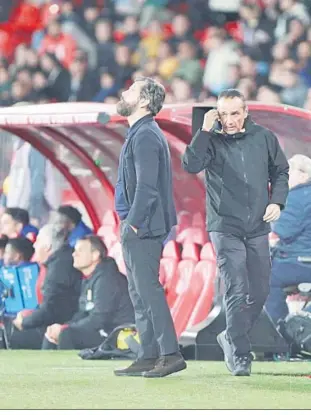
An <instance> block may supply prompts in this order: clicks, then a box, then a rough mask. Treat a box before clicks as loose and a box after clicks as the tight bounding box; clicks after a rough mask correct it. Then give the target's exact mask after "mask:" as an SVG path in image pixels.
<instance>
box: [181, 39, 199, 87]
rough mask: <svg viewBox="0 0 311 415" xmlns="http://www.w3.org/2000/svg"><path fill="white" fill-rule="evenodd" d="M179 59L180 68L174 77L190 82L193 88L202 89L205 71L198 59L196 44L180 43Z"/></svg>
mask: <svg viewBox="0 0 311 415" xmlns="http://www.w3.org/2000/svg"><path fill="white" fill-rule="evenodd" d="M177 58H178V61H179V68H178V69H177V71H176V72H175V74H174V75H175V76H178V77H181V78H183V79H185V80H186V81H188V82H189V84H190V85H191V86H192V87H193V88H198V87H200V86H201V83H202V75H203V69H202V67H201V63H200V61H199V59H198V56H197V51H196V48H195V46H194V44H193V43H191V42H190V41H182V42H180V43H179V45H178V52H177Z"/></svg>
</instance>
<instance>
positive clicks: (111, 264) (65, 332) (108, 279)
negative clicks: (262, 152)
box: [43, 236, 135, 349]
mask: <svg viewBox="0 0 311 415" xmlns="http://www.w3.org/2000/svg"><path fill="white" fill-rule="evenodd" d="M73 258H74V263H73V265H74V267H75V268H77V269H78V270H80V271H81V272H82V273H83V275H84V278H83V281H82V287H81V295H80V299H79V310H78V311H77V312H76V313H75V314H74V316H73V317H72V319H71V320H69V321H68V322H67V323H66V324H64V325H61V324H53V325H52V326H50V327H48V329H47V331H46V335H45V336H46V339H47V340H49V341H50V342H49V343H48V342H47V341H45V343H44V346H43V348H46V349H48V348H54V347H55V346H54V347H53V345H57V348H58V349H83V348H88V347H96V346H99V345H100V343H102V342H103V337H106V336H107V335H109V334H110V333H111V332H112V331H113V330H114V329H115V328H116V327H118V326H120V325H123V324H134V321H135V319H134V310H133V306H132V303H131V300H130V296H129V293H128V287H127V280H126V277H125V276H124V275H122V274H121V273H120V272H119V270H118V267H117V265H116V262H115V260H114V259H113V258H109V257H108V256H107V248H106V246H105V245H104V243H103V242H102V241H101V239H100V238H99V237H98V236H86V237H84V238H82V239H80V240H79V241H78V242H77V244H76V246H75V250H74V253H73Z"/></svg>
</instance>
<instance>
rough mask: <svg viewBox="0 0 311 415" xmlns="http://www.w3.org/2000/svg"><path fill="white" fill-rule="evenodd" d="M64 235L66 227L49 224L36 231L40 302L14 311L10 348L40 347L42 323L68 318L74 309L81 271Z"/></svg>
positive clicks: (52, 322)
mask: <svg viewBox="0 0 311 415" xmlns="http://www.w3.org/2000/svg"><path fill="white" fill-rule="evenodd" d="M66 239H67V233H66V231H65V230H64V229H63V230H59V229H57V228H56V227H54V226H53V225H46V226H44V227H43V228H42V229H41V230H40V232H39V235H38V238H37V241H36V243H35V245H34V247H35V256H36V260H37V261H38V262H39V263H43V264H45V266H46V276H45V280H44V283H43V302H42V303H41V304H40V305H39V308H37V309H35V310H32V311H26V310H23V311H21V312H19V313H18V314H17V316H16V318H15V320H14V321H13V324H14V326H15V327H16V329H15V330H14V332H13V334H12V337H11V340H10V346H11V348H12V349H41V344H42V340H43V336H44V333H45V331H46V327H48V326H49V325H51V324H54V323H59V324H62V323H64V322H66V321H68V320H70V319H71V318H72V316H73V315H74V313H75V312H76V311H77V309H78V299H79V295H80V287H81V279H82V275H81V273H80V272H79V271H78V270H76V269H75V268H73V259H72V248H71V247H70V246H69V245H67V244H66Z"/></svg>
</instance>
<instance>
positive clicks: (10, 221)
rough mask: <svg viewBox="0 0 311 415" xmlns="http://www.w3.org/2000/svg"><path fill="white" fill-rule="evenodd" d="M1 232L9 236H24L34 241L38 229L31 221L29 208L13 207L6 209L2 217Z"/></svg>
mask: <svg viewBox="0 0 311 415" xmlns="http://www.w3.org/2000/svg"><path fill="white" fill-rule="evenodd" d="M0 223H1V234H2V235H5V236H7V237H8V238H18V237H24V238H28V239H29V240H30V241H32V242H34V241H35V240H36V237H37V235H38V229H37V228H36V227H35V226H33V225H31V224H30V223H29V214H28V212H27V210H25V209H21V208H17V207H11V208H7V209H5V211H4V213H3V215H2V216H1V219H0Z"/></svg>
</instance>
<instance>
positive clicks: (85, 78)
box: [69, 52, 100, 101]
mask: <svg viewBox="0 0 311 415" xmlns="http://www.w3.org/2000/svg"><path fill="white" fill-rule="evenodd" d="M69 73H70V77H71V83H70V92H69V101H91V99H92V98H93V97H94V94H96V92H98V90H99V88H100V85H99V81H98V76H97V73H96V72H94V71H90V70H89V68H88V59H87V55H86V54H84V53H83V52H81V53H79V54H77V56H76V57H75V58H74V60H73V62H72V63H71V65H70V67H69Z"/></svg>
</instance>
